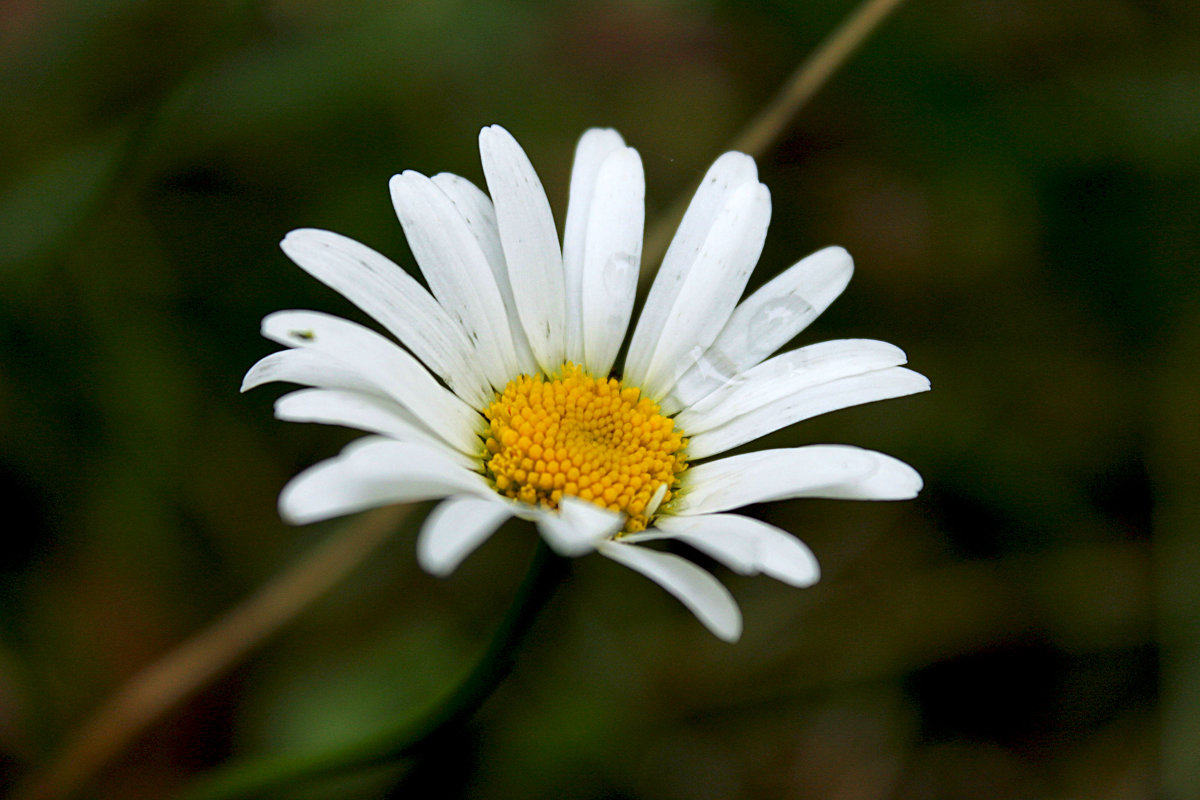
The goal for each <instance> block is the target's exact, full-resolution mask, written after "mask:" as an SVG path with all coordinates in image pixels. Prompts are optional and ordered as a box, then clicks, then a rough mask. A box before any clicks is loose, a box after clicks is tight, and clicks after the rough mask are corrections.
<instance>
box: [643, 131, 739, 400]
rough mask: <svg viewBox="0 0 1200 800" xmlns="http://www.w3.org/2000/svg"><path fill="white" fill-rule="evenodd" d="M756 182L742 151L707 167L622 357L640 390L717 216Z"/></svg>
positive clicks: (725, 156) (726, 155) (728, 154)
mask: <svg viewBox="0 0 1200 800" xmlns="http://www.w3.org/2000/svg"><path fill="white" fill-rule="evenodd" d="M757 181H758V170H757V169H756V168H755V166H754V159H752V158H751V157H750V156H748V155H745V154H744V153H725V154H724V155H723V156H721V157H720V158H718V159H717V160H716V161H715V162H713V165H712V166H711V167H709V169H708V172H707V173H706V174H705V176H704V180H703V181H702V182H701V184H700V188H699V189H697V190H696V194H695V195H694V196H693V197H692V201H691V203H690V204H689V205H688V209H687V213H685V214H684V215H683V220H682V221H681V222H680V224H679V230H677V231H676V232H675V237H674V238H673V239H672V240H671V245H670V247H668V248H667V254H666V255H665V256H664V257H663V262H662V266H661V267H660V268H659V270H658V274H657V276H656V277H655V279H654V284H653V285H652V286H651V287H650V294H649V296H648V297H647V298H646V305H645V307H644V308H643V309H642V314H641V316H640V317H639V318H638V323H637V327H636V328H635V329H634V333H633V338H632V339H631V340H630V343H629V354H628V355H627V356H626V357H625V371H624V376H625V379H626V380H627V381H629V382H630V383H632V384H634V385H635V386H642V387H643V388H644V386H645V377H646V371H647V370H648V369H649V367H650V359H651V358H652V357H653V355H654V349H655V347H657V345H658V343H659V340H660V339H661V338H662V332H663V329H664V328H665V326H666V324H667V319H668V317H669V315H670V313H671V309H672V308H674V306H675V302H676V300H677V299H678V297H679V293H680V291H681V290H682V289H683V285H684V283H685V282H686V278H687V276H688V273H689V272H690V271H691V269H692V265H693V263H694V262H695V260H696V256H697V254H698V253H699V252H700V249H701V248H702V247H703V246H704V243H705V241H706V240H707V239H708V237H709V234H710V233H711V232H712V227H713V225H714V224H715V222H716V219H717V217H718V215H719V214H720V213H721V211H722V209H724V208H725V206H726V205H727V204H728V201H729V199H730V198H731V197H732V196H733V194H734V193H735V192H736V191H737V190H738V189H739V188H740V187H741V186H743V185H744V184H747V183H751V184H753V183H757ZM735 300H736V298H735Z"/></svg>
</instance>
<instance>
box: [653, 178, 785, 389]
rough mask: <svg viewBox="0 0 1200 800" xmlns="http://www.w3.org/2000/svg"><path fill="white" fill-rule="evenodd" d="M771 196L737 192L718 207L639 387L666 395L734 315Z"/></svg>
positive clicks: (759, 188)
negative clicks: (719, 209)
mask: <svg viewBox="0 0 1200 800" xmlns="http://www.w3.org/2000/svg"><path fill="white" fill-rule="evenodd" d="M770 219H771V197H770V193H769V192H768V191H767V187H765V186H763V185H762V184H761V183H747V184H743V185H742V186H741V187H739V188H738V189H737V190H736V191H735V192H734V193H733V195H732V196H731V197H730V198H729V200H728V202H726V203H725V205H724V206H723V207H722V209H721V211H720V213H719V214H717V217H716V219H715V220H714V221H713V225H712V228H711V229H710V230H709V233H708V237H707V238H706V239H705V240H704V244H703V245H701V247H700V250H699V251H698V252H697V253H696V257H695V260H694V261H693V263H692V266H691V269H690V270H689V271H688V273H687V276H686V278H685V280H684V283H683V286H682V287H681V288H680V290H679V293H678V296H677V297H676V298H675V303H674V305H672V306H671V310H670V311H669V312H668V313H667V318H666V321H665V322H664V324H663V327H662V332H661V334H660V338H659V341H658V344H657V345H656V346H655V348H654V355H653V356H651V358H650V361H649V364H648V365H647V366H646V375H645V378H644V380H643V382H642V383H640V384H638V385H640V386H641V387H642V390H643V391H645V392H646V393H647V394H648V395H649V396H650V397H651V399H653V400H655V401H658V400H661V399H662V398H663V397H664V396H666V394H667V392H668V391H670V389H671V387H673V386H674V385H675V382H676V381H677V380H678V379H679V377H680V376H681V375H683V373H685V372H687V370H688V369H689V368H690V367H691V366H692V364H694V363H695V362H696V360H697V359H698V358H700V356H702V355H703V354H704V351H705V350H706V349H707V348H708V346H709V345H710V344H712V343H713V340H715V339H716V338H717V334H719V333H720V332H721V328H723V327H725V323H726V322H727V321H728V319H729V315H730V314H732V313H733V309H734V307H735V306H736V305H737V301H738V298H739V297H741V295H742V290H743V289H745V288H746V281H747V279H748V278H749V277H750V272H751V270H753V269H754V264H755V263H756V262H757V261H758V256H759V254H760V253H761V252H762V247H763V242H765V241H766V238H767V224H768V223H769V222H770Z"/></svg>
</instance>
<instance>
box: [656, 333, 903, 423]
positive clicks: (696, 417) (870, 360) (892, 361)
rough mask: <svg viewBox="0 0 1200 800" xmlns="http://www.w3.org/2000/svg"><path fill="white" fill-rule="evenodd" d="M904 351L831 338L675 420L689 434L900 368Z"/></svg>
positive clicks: (772, 363)
mask: <svg viewBox="0 0 1200 800" xmlns="http://www.w3.org/2000/svg"><path fill="white" fill-rule="evenodd" d="M905 360H906V358H905V355H904V351H903V350H901V349H900V348H899V347H896V346H895V345H894V344H888V343H887V342H878V341H875V340H873V339H837V340H835V341H832V342H821V343H820V344H812V345H809V346H807V347H801V348H799V349H798V350H791V351H788V352H786V353H783V354H781V355H778V356H775V357H774V358H770V359H767V360H766V361H764V362H763V363H761V364H759V365H758V366H756V367H751V368H750V369H749V370H748V371H746V372H744V373H742V374H739V375H738V376H736V377H735V378H734V379H733V380H731V381H729V382H728V383H726V384H724V385H723V386H721V387H720V388H719V389H717V390H716V391H713V392H711V393H710V394H709V395H708V396H707V397H705V398H703V399H702V400H700V401H698V402H697V403H695V404H694V405H692V406H691V407H690V408H685V409H684V410H683V411H681V412H680V413H679V415H678V417H676V422H677V424H678V425H680V426H681V427H682V428H683V429H684V430H685V431H687V432H688V434H689V435H692V436H695V435H696V434H699V433H701V432H703V431H707V430H711V429H712V428H715V427H717V426H718V425H724V424H725V423H726V422H729V421H730V420H732V419H734V418H736V417H740V416H741V415H743V414H747V413H750V412H751V411H755V410H757V409H759V408H762V407H763V406H765V405H767V404H769V403H773V402H775V401H777V400H781V399H783V398H785V397H790V396H792V395H795V394H797V393H799V392H802V391H805V390H810V389H814V388H815V387H818V386H821V385H822V384H827V383H830V382H831V381H835V380H838V379H839V378H848V377H851V376H853V375H862V374H864V373H867V372H873V371H875V370H881V369H885V368H887V367H894V366H897V365H899V364H903V363H904V362H905Z"/></svg>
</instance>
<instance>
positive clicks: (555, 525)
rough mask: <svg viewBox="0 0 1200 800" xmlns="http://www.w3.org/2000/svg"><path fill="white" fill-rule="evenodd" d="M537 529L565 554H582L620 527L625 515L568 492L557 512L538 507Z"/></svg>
mask: <svg viewBox="0 0 1200 800" xmlns="http://www.w3.org/2000/svg"><path fill="white" fill-rule="evenodd" d="M536 520H537V525H538V530H540V531H541V532H542V536H543V537H544V538H545V539H546V543H547V544H549V545H550V546H551V547H553V548H554V551H555V552H556V553H558V554H559V555H563V556H581V555H584V554H585V553H590V552H591V551H592V550H595V549H596V545H597V544H598V543H599V542H601V541H603V540H605V539H607V538H608V537H610V536H612V535H613V534H614V533H616V532H617V531H619V530H620V529H621V525H623V524H624V522H625V518H624V517H623V516H622V515H621V514H617V513H615V512H612V511H609V510H608V509H607V508H601V507H600V506H598V505H596V504H595V503H591V502H588V501H587V500H581V499H579V498H577V497H571V496H570V495H567V496H565V497H563V499H562V500H561V501H560V503H559V509H558V511H557V512H555V511H549V510H541V509H539V513H538V514H537V516H536Z"/></svg>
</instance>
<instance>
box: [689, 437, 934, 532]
mask: <svg viewBox="0 0 1200 800" xmlns="http://www.w3.org/2000/svg"><path fill="white" fill-rule="evenodd" d="M680 480H681V482H682V484H683V485H682V487H681V488H682V491H680V493H679V497H678V498H676V499H675V500H674V501H672V503H671V504H670V505H671V508H670V512H671V513H673V514H683V515H697V514H711V513H713V512H716V511H727V510H729V509H731V508H738V507H740V506H747V505H750V504H751V503H766V502H771V501H774V500H786V499H789V498H793V497H828V498H833V499H840V500H908V499H910V498H913V497H916V496H917V492H918V491H920V489H921V476H920V475H918V474H917V471H916V470H915V469H913V468H912V467H910V466H908V465H907V464H905V463H904V462H903V461H900V460H899V459H896V458H892V457H891V456H888V455H884V454H883V453H877V452H875V451H874V450H863V449H862V448H859V447H851V446H850V445H841V444H814V445H808V446H807V447H794V448H786V449H780V450H759V451H758V452H755V453H745V454H743V455H737V456H730V457H729V458H722V459H718V460H716V461H710V462H709V463H707V464H699V465H697V466H694V467H691V468H690V469H688V470H687V471H686V472H684V473H683V474H682V475H681V476H680Z"/></svg>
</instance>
